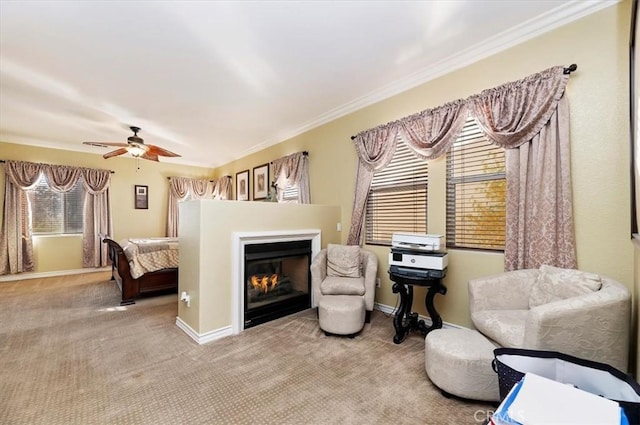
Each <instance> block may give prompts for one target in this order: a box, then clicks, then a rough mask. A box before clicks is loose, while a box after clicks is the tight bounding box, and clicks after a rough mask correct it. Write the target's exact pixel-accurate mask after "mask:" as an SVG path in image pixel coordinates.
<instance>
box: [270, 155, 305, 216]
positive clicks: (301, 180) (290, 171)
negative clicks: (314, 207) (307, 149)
mask: <svg viewBox="0 0 640 425" xmlns="http://www.w3.org/2000/svg"><path fill="white" fill-rule="evenodd" d="M272 164H273V175H274V177H275V178H274V183H275V186H276V196H277V198H278V202H282V200H283V196H284V191H285V189H287V188H291V187H295V188H297V189H298V203H299V204H310V203H311V191H310V189H309V157H308V156H307V155H306V154H305V153H304V152H297V153H294V154H291V155H287V156H285V157H282V158H279V159H276V160H274V161H273V162H272Z"/></svg>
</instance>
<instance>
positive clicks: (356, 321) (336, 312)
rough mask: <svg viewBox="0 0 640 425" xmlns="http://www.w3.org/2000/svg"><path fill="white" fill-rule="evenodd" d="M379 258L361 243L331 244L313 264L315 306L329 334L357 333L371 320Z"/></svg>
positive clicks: (351, 334) (312, 278) (320, 320)
mask: <svg viewBox="0 0 640 425" xmlns="http://www.w3.org/2000/svg"><path fill="white" fill-rule="evenodd" d="M377 272H378V258H377V257H376V256H375V254H374V253H372V252H370V251H367V250H365V249H362V248H360V247H359V246H349V245H335V244H329V245H328V246H327V248H326V249H323V250H321V251H320V252H319V253H318V254H317V255H316V256H315V258H314V259H313V261H312V263H311V290H312V293H313V297H312V299H313V305H312V307H318V318H319V322H320V328H321V329H322V330H324V331H325V333H327V334H337V335H349V336H353V335H355V334H357V333H358V332H360V331H361V330H362V328H363V326H364V323H365V322H369V320H370V317H371V312H372V311H373V303H374V298H375V289H376V275H377Z"/></svg>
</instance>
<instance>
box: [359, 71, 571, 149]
mask: <svg viewBox="0 0 640 425" xmlns="http://www.w3.org/2000/svg"><path fill="white" fill-rule="evenodd" d="M576 69H578V65H576V64H575V63H572V64H571V65H569V66H568V67H566V68H565V69H564V71H562V73H563V74H565V75H567V74H571V73H572V72H573V71H575V70H576ZM355 138H356V136H351V140H354V139H355Z"/></svg>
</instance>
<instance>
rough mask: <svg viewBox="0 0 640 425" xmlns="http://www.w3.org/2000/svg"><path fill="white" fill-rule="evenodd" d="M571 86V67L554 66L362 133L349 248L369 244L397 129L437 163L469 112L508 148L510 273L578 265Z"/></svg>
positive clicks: (416, 149) (421, 154) (418, 152)
mask: <svg viewBox="0 0 640 425" xmlns="http://www.w3.org/2000/svg"><path fill="white" fill-rule="evenodd" d="M568 80H569V73H565V69H564V67H561V66H556V67H552V68H549V69H547V70H544V71H542V72H540V73H538V74H534V75H531V76H529V77H526V78H524V79H522V80H519V81H515V82H511V83H507V84H504V85H502V86H499V87H496V88H493V89H489V90H484V91H483V92H481V93H480V94H479V95H474V96H471V97H469V98H468V99H465V100H459V101H456V102H452V103H450V104H447V105H444V106H442V107H441V108H436V109H431V110H426V111H423V112H420V113H418V114H415V115H411V116H409V117H406V118H404V119H401V120H400V121H396V122H393V123H389V124H386V125H383V126H380V127H377V128H374V129H371V130H367V131H365V132H362V133H360V134H358V135H356V136H355V138H354V143H355V148H356V152H357V153H358V157H359V162H358V171H357V173H358V174H357V177H356V190H355V195H354V204H353V213H352V219H351V220H352V221H351V229H350V231H349V236H348V239H347V243H349V244H361V243H362V234H361V232H362V223H363V220H364V212H365V205H366V200H367V195H368V192H369V187H370V184H371V179H372V177H373V173H374V172H375V171H377V170H379V169H382V168H384V166H386V165H387V163H388V161H387V162H385V160H390V159H391V157H392V156H393V152H394V151H395V146H396V143H397V141H396V135H395V134H394V133H393V129H396V128H397V133H398V136H399V137H402V139H403V140H404V141H405V142H406V143H407V145H408V146H409V147H410V149H411V150H412V151H413V152H414V153H415V154H416V155H417V156H418V157H421V158H425V159H432V158H436V157H438V156H440V155H442V154H444V153H446V152H447V150H448V149H449V147H450V146H451V144H452V143H453V142H454V141H455V140H456V139H457V137H458V134H459V133H460V131H461V130H462V128H463V126H464V121H465V120H466V118H467V115H468V113H469V114H471V115H473V116H474V117H475V119H476V121H477V123H478V125H479V126H480V128H481V129H482V130H483V131H484V132H485V134H486V135H487V136H488V138H489V139H490V140H491V141H492V142H493V143H496V144H497V145H499V146H502V147H504V148H505V149H506V168H507V169H506V180H507V195H506V198H507V199H506V203H507V205H506V215H507V223H506V241H505V270H515V269H521V268H537V267H539V266H540V265H542V264H549V265H554V266H557V267H564V268H575V267H577V262H576V252H575V235H574V229H573V211H572V199H571V198H572V194H571V170H570V139H569V106H568V100H567V99H566V97H565V96H564V92H565V88H566V85H567V83H568Z"/></svg>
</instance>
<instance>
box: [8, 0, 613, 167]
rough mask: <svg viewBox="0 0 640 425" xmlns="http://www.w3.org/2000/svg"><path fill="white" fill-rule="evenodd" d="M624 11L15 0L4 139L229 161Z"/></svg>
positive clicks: (451, 4) (554, 6)
mask: <svg viewBox="0 0 640 425" xmlns="http://www.w3.org/2000/svg"><path fill="white" fill-rule="evenodd" d="M616 1H617V0H607V1H582V0H579V1H568V0H513V1H508V0H431V1H382V0H377V1H319V0H318V1H257V2H253V1H177V0H176V1H162V2H161V1H149V0H146V1H126V2H125V1H113V2H110V1H106V0H105V1H98V0H95V1H86V2H80V1H22V2H17V1H4V0H3V1H0V140H1V141H4V142H12V143H19V144H28V145H36V146H44V147H54V148H60V149H66V150H72V151H83V152H92V153H96V154H104V153H106V152H108V151H109V149H107V148H100V147H93V146H85V145H83V144H82V142H85V141H110V142H126V139H127V137H128V136H130V135H131V132H130V131H129V130H128V126H130V125H135V126H138V127H141V128H142V132H141V133H140V136H141V137H143V138H144V139H145V142H146V143H148V144H154V145H158V146H161V147H163V148H166V149H168V150H171V151H173V152H177V153H179V154H181V155H182V157H181V158H175V159H173V158H161V159H160V160H161V161H163V162H176V163H183V164H190V165H201V166H207V167H215V166H219V165H223V164H225V163H228V162H230V161H232V160H234V159H237V158H240V157H243V156H245V155H247V154H249V153H252V152H255V151H257V150H260V149H262V148H265V147H267V146H269V145H271V144H275V143H278V142H280V141H282V140H285V139H287V138H290V137H292V136H295V135H297V134H300V133H302V132H304V131H306V130H309V129H311V128H313V127H315V126H318V125H320V124H323V123H325V122H328V121H330V120H332V119H335V118H337V117H339V116H342V115H345V114H347V113H349V112H351V111H353V110H356V109H359V108H361V107H363V106H366V105H368V104H371V103H374V102H376V101H379V100H381V99H384V98H386V97H389V96H391V95H393V94H396V93H399V92H401V91H404V90H406V89H408V88H411V87H414V86H416V85H418V84H421V83H423V82H425V81H428V80H430V79H432V78H435V77H436V76H438V75H441V74H443V73H446V72H448V71H451V70H452V69H455V68H459V67H461V66H464V65H466V64H468V63H471V62H473V61H475V60H478V59H480V58H481V57H484V56H487V55H489V54H492V53H495V52H497V51H500V50H502V49H504V48H507V47H509V46H511V45H513V44H516V43H519V42H522V41H524V40H526V39H528V38H531V37H534V36H536V35H538V34H540V33H542V32H545V31H548V30H550V29H552V28H554V27H557V26H559V25H562V24H565V23H567V22H569V21H571V20H574V19H577V18H579V17H581V16H584V15H586V14H589V13H593V12H595V11H597V10H600V9H602V8H604V7H607V6H610V5H611V4H614V3H616ZM565 65H568V64H565ZM362 130H364V129H362ZM0 159H3V158H0Z"/></svg>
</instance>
